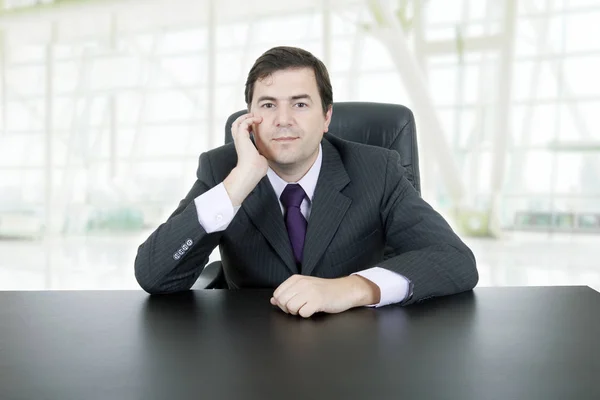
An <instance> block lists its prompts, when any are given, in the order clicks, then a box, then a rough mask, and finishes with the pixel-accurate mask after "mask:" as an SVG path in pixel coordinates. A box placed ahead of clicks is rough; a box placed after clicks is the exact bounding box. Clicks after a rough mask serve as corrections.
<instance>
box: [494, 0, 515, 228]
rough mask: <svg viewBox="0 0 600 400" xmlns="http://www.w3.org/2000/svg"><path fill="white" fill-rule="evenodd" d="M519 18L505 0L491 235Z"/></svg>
mask: <svg viewBox="0 0 600 400" xmlns="http://www.w3.org/2000/svg"><path fill="white" fill-rule="evenodd" d="M516 18H517V5H516V2H515V0H506V1H505V3H504V27H503V28H504V29H503V33H504V35H503V37H504V41H503V43H502V48H501V53H500V71H499V74H498V85H499V91H498V108H497V113H496V128H497V129H496V135H495V137H494V139H493V149H494V152H493V154H492V171H491V183H492V184H491V199H490V200H491V202H490V206H491V207H490V218H489V226H488V229H489V231H490V232H492V234H497V233H499V231H500V225H499V221H498V212H499V208H500V204H499V203H500V195H501V190H502V184H503V183H504V175H505V170H506V153H507V150H508V139H509V129H510V117H511V112H510V110H511V98H512V97H511V95H512V93H511V87H512V75H513V74H512V68H513V60H514V53H515V30H516Z"/></svg>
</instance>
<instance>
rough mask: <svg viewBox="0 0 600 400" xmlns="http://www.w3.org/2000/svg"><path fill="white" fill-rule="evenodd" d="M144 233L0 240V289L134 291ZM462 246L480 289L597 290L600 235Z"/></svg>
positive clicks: (471, 241) (516, 236) (513, 236)
mask: <svg viewBox="0 0 600 400" xmlns="http://www.w3.org/2000/svg"><path fill="white" fill-rule="evenodd" d="M148 234H149V232H143V233H137V234H129V235H112V236H110V237H108V236H106V237H98V236H96V237H74V238H57V239H47V240H41V241H26V240H1V241H0V290H46V289H49V290H91V289H94V290H98V289H111V290H113V289H139V286H138V285H137V283H136V281H135V278H134V276H133V261H134V258H135V254H136V251H137V247H138V245H139V244H140V243H141V242H142V241H143V240H144V239H145V238H146V237H147V236H148ZM465 242H466V243H467V244H468V245H469V246H470V247H471V249H472V250H473V252H474V253H475V256H476V258H477V263H478V269H479V274H480V280H479V286H546V285H586V286H590V287H592V288H594V289H596V290H598V291H600V236H599V235H594V236H586V235H581V234H572V235H569V234H541V233H535V234H525V233H508V234H506V236H505V238H503V239H502V240H492V239H475V238H466V239H465ZM213 259H218V253H217V252H215V253H213V256H212V257H211V260H213Z"/></svg>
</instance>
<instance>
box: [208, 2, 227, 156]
mask: <svg viewBox="0 0 600 400" xmlns="http://www.w3.org/2000/svg"><path fill="white" fill-rule="evenodd" d="M216 19H217V10H216V4H215V0H208V21H207V28H208V43H207V44H208V46H207V48H208V54H207V57H206V63H207V65H206V83H207V90H206V128H207V132H206V134H207V135H209V138H210V141H209V143H210V145H211V148H215V147H219V146H220V145H221V144H223V136H222V135H219V134H217V130H216V126H217V124H216V115H215V104H216V103H217V21H216Z"/></svg>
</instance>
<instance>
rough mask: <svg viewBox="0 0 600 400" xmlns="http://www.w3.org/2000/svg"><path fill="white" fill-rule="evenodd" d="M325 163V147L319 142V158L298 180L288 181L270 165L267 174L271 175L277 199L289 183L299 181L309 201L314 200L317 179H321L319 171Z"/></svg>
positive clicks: (270, 178)
mask: <svg viewBox="0 0 600 400" xmlns="http://www.w3.org/2000/svg"><path fill="white" fill-rule="evenodd" d="M322 163H323V148H322V147H321V145H320V144H319V155H318V156H317V159H316V160H315V162H314V163H313V165H312V167H310V169H309V170H308V172H307V173H306V174H305V175H304V176H303V177H302V179H300V180H299V181H298V182H286V181H284V180H283V179H281V177H280V176H279V175H277V174H276V173H275V171H273V170H272V169H271V167H269V169H268V170H267V176H268V177H269V181H270V182H271V186H273V190H274V191H275V194H276V195H277V199H278V200H279V198H280V197H281V193H283V189H285V187H286V186H287V185H288V184H289V183H298V184H299V185H300V186H301V187H302V189H304V193H306V197H307V198H308V199H309V201H311V202H312V199H313V197H314V195H315V188H316V187H317V180H318V179H319V173H320V172H321V164H322Z"/></svg>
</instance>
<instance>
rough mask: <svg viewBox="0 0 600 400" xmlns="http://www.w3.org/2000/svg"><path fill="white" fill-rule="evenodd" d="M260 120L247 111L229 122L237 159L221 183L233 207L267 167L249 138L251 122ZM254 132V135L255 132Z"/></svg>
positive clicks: (263, 174) (257, 180)
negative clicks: (231, 122)
mask: <svg viewBox="0 0 600 400" xmlns="http://www.w3.org/2000/svg"><path fill="white" fill-rule="evenodd" d="M261 122H262V117H256V116H254V115H253V114H252V113H248V114H244V115H242V116H240V117H239V118H238V119H236V120H235V121H234V122H233V124H231V136H232V137H233V142H234V144H235V151H236V153H237V158H238V161H237V165H236V166H235V168H234V169H233V170H232V171H231V172H230V173H229V175H228V176H227V178H225V180H224V181H223V185H224V186H225V190H226V191H227V194H228V195H229V198H230V199H231V203H232V204H233V206H234V207H237V206H240V205H241V204H242V202H243V201H244V199H246V197H247V196H248V194H250V192H251V191H252V189H254V188H255V187H256V185H257V184H258V182H260V180H261V179H262V178H263V177H264V176H265V175H266V174H267V170H268V169H269V163H268V161H267V159H266V158H265V157H264V156H263V155H262V154H260V153H259V152H258V150H257V149H256V147H255V146H254V143H252V141H251V140H250V131H251V129H252V124H260V123H261ZM254 134H255V135H256V132H254Z"/></svg>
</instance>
